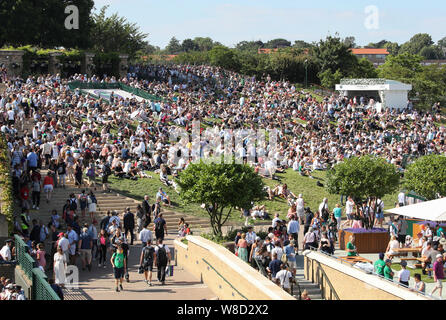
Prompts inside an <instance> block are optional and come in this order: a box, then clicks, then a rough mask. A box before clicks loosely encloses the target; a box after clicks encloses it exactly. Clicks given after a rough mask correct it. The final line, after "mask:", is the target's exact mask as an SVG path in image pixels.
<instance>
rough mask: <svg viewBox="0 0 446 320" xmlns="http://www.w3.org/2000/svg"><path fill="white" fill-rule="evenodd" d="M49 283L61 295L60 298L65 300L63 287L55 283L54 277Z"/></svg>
mask: <svg viewBox="0 0 446 320" xmlns="http://www.w3.org/2000/svg"><path fill="white" fill-rule="evenodd" d="M48 283H49V284H50V286H51V288H52V289H53V290H54V292H56V294H57V295H58V296H59V299H60V300H63V299H64V296H63V291H62V288H61V287H60V286H59V285H58V284H56V283H54V279H53V278H51V279H49V280H48Z"/></svg>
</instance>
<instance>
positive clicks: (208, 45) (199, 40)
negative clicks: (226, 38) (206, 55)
mask: <svg viewBox="0 0 446 320" xmlns="http://www.w3.org/2000/svg"><path fill="white" fill-rule="evenodd" d="M194 42H195V44H196V45H197V46H198V50H200V51H209V50H211V49H212V48H213V47H214V46H216V45H217V43H214V41H213V40H212V39H211V38H209V37H206V38H203V37H196V38H194Z"/></svg>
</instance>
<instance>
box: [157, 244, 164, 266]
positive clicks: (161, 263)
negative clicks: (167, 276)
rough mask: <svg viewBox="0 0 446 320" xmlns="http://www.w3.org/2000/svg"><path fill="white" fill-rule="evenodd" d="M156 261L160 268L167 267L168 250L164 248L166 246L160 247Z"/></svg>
mask: <svg viewBox="0 0 446 320" xmlns="http://www.w3.org/2000/svg"><path fill="white" fill-rule="evenodd" d="M156 259H157V261H158V263H157V264H158V265H159V266H165V265H167V252H166V249H165V247H164V244H163V246H162V247H161V248H160V247H158V251H157V253H156Z"/></svg>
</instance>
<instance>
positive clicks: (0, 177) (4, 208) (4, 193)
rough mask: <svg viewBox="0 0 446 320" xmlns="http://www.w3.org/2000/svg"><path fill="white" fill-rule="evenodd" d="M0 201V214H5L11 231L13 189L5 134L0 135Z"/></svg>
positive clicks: (13, 205)
mask: <svg viewBox="0 0 446 320" xmlns="http://www.w3.org/2000/svg"><path fill="white" fill-rule="evenodd" d="M0 150H1V151H0V188H1V189H0V201H1V214H2V215H5V216H6V220H7V221H8V227H9V231H12V227H13V221H14V209H15V202H14V191H13V188H12V179H11V168H10V159H9V154H8V145H7V142H6V139H5V136H4V135H3V134H2V135H1V136H0Z"/></svg>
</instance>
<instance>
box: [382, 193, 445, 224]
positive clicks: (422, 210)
mask: <svg viewBox="0 0 446 320" xmlns="http://www.w3.org/2000/svg"><path fill="white" fill-rule="evenodd" d="M386 211H387V212H390V213H394V214H397V215H401V216H406V217H411V218H417V219H423V220H429V221H446V198H441V199H437V200H432V201H424V202H420V203H416V204H411V205H409V206H404V207H399V208H393V209H389V210H386Z"/></svg>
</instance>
